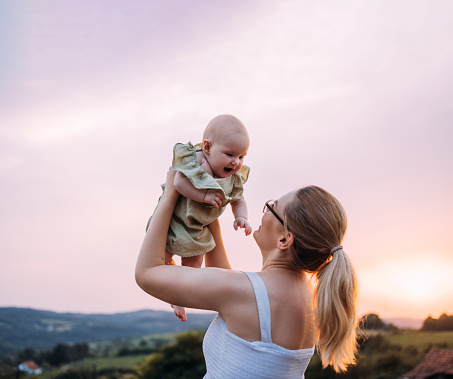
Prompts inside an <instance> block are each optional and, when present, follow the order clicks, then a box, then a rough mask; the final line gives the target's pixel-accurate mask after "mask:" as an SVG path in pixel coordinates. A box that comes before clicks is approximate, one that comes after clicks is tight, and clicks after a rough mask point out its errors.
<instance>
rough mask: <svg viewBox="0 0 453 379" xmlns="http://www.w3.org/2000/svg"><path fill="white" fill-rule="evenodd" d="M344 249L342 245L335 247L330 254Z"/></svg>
mask: <svg viewBox="0 0 453 379" xmlns="http://www.w3.org/2000/svg"><path fill="white" fill-rule="evenodd" d="M342 249H343V246H341V245H338V246H335V247H334V248H333V249H332V250H330V254H333V253H335V252H336V251H337V250H342Z"/></svg>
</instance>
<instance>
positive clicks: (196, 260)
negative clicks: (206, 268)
mask: <svg viewBox="0 0 453 379" xmlns="http://www.w3.org/2000/svg"><path fill="white" fill-rule="evenodd" d="M202 264H203V254H201V255H197V256H195V257H182V258H181V266H187V267H195V268H200V267H201V265H202Z"/></svg>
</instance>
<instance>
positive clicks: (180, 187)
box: [174, 171, 223, 208]
mask: <svg viewBox="0 0 453 379" xmlns="http://www.w3.org/2000/svg"><path fill="white" fill-rule="evenodd" d="M174 186H175V188H176V190H177V191H178V192H179V193H180V194H181V195H183V196H185V197H187V198H188V199H192V200H195V201H198V202H200V203H207V204H211V205H213V206H214V207H216V208H218V207H219V206H220V205H221V204H222V201H223V194H222V193H221V192H220V191H215V190H206V189H198V188H195V187H194V186H193V184H192V183H191V182H190V180H189V179H188V178H187V176H185V175H184V174H182V173H181V172H179V171H177V172H176V176H175V181H174Z"/></svg>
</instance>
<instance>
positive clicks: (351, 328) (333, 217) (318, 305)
mask: <svg viewBox="0 0 453 379" xmlns="http://www.w3.org/2000/svg"><path fill="white" fill-rule="evenodd" d="M284 218H285V227H286V228H287V230H288V231H289V232H291V233H292V234H293V236H294V244H293V248H292V249H291V252H290V256H289V259H290V265H291V268H292V269H293V270H295V271H305V272H309V273H313V274H314V275H315V278H316V279H317V284H316V287H315V291H314V298H313V307H314V314H315V322H316V327H317V332H318V350H319V351H320V354H321V360H322V365H323V367H327V366H328V365H332V366H333V368H334V370H335V371H336V372H341V371H345V370H346V368H347V366H348V365H350V364H354V363H355V353H356V351H357V342H356V328H357V277H356V274H355V271H354V268H353V267H352V264H351V262H350V260H349V258H348V256H347V255H346V253H345V252H344V250H343V249H342V248H339V249H338V250H336V251H334V252H333V253H331V250H332V249H333V248H334V247H338V246H339V245H341V242H342V241H343V238H344V235H345V233H346V227H347V218H346V213H345V211H344V209H343V207H342V206H341V204H340V203H339V202H338V200H337V199H336V198H335V197H334V196H332V195H331V194H330V193H329V192H327V191H325V190H324V189H322V188H320V187H316V186H309V187H305V188H301V189H300V190H298V191H297V192H296V195H295V199H294V200H293V201H292V202H291V203H290V204H288V205H287V206H286V209H285V217H284Z"/></svg>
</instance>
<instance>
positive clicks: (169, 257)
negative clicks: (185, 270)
mask: <svg viewBox="0 0 453 379" xmlns="http://www.w3.org/2000/svg"><path fill="white" fill-rule="evenodd" d="M165 264H166V265H173V266H175V265H176V263H175V261H174V260H173V254H172V253H170V252H169V251H167V250H165ZM171 307H172V308H173V312H175V315H176V317H178V318H179V319H180V320H181V321H186V320H187V317H186V309H185V308H184V307H178V306H177V305H173V304H171Z"/></svg>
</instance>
